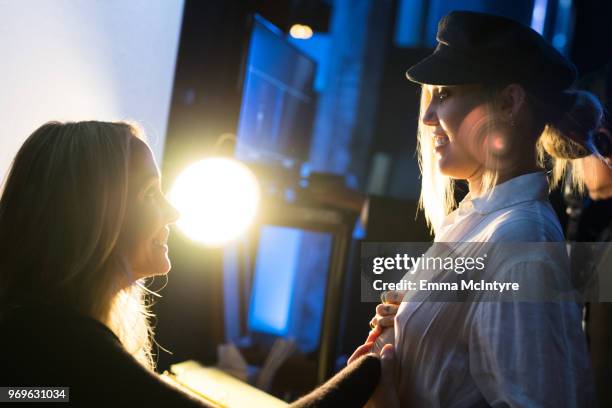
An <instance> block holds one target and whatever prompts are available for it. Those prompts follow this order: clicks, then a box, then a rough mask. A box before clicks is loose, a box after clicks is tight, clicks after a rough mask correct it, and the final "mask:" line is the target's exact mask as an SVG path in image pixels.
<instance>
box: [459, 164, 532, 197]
mask: <svg viewBox="0 0 612 408" xmlns="http://www.w3.org/2000/svg"><path fill="white" fill-rule="evenodd" d="M540 170H541V169H540V168H538V167H537V166H536V165H531V166H525V167H522V168H516V169H513V170H512V171H500V172H499V173H498V175H497V180H495V185H498V184H501V183H503V182H505V181H508V180H510V179H513V178H515V177H518V176H522V175H523V174H528V173H533V172H536V171H540ZM482 173H483V171H482V168H481V167H479V168H478V169H477V170H476V171H475V172H474V174H473V175H471V176H470V177H468V179H467V182H468V185H469V190H470V193H471V196H472V197H479V196H480V195H481V193H482Z"/></svg>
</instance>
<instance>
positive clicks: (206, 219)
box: [169, 158, 259, 246]
mask: <svg viewBox="0 0 612 408" xmlns="http://www.w3.org/2000/svg"><path fill="white" fill-rule="evenodd" d="M169 198H170V201H171V202H172V204H173V205H174V207H175V208H176V209H177V210H178V211H179V213H180V214H181V218H180V219H179V220H178V222H177V223H176V224H177V226H178V227H179V228H180V229H181V231H183V232H184V233H185V234H186V235H187V236H188V237H190V238H191V239H193V240H195V241H198V242H200V243H203V244H205V245H209V246H220V245H223V244H225V243H227V242H229V241H231V240H232V239H234V238H236V237H238V236H239V235H240V234H242V233H243V232H244V231H245V230H246V229H247V228H248V227H249V226H250V225H251V223H252V222H253V220H254V218H255V215H256V213H257V208H258V205H259V184H258V183H257V179H256V178H255V176H254V175H253V173H252V172H251V170H249V168H248V167H246V166H245V165H244V164H242V163H240V162H238V161H236V160H233V159H224V158H210V159H204V160H202V161H199V162H196V163H194V164H192V165H190V166H189V167H187V168H186V169H185V170H184V171H183V172H182V173H181V174H180V175H179V176H178V177H177V179H176V181H175V183H174V186H173V187H172V190H171V191H170V194H169Z"/></svg>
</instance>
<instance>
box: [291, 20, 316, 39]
mask: <svg viewBox="0 0 612 408" xmlns="http://www.w3.org/2000/svg"><path fill="white" fill-rule="evenodd" d="M289 35H291V36H292V37H293V38H296V39H298V40H307V39H309V38H310V37H312V28H310V27H309V26H307V25H304V24H294V25H292V26H291V28H290V29H289Z"/></svg>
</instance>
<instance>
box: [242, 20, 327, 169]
mask: <svg viewBox="0 0 612 408" xmlns="http://www.w3.org/2000/svg"><path fill="white" fill-rule="evenodd" d="M315 71H316V63H315V62H314V61H313V60H312V59H310V58H308V57H307V56H306V55H304V54H303V53H302V52H301V51H299V50H298V49H297V48H295V47H294V46H293V45H291V44H290V43H289V42H288V41H287V39H286V38H285V36H284V34H283V33H282V32H281V31H280V30H279V29H278V28H276V27H275V26H274V25H272V24H271V23H269V22H268V21H266V20H265V19H263V18H262V17H260V16H257V15H255V16H254V19H253V28H252V32H251V36H250V41H249V46H248V55H247V58H246V64H245V72H244V78H243V88H242V103H241V107H240V118H239V122H238V133H237V137H236V139H237V140H236V157H237V158H238V159H240V160H243V161H247V162H257V163H264V164H274V165H276V164H279V165H284V166H285V167H296V168H297V167H298V166H299V165H300V164H301V163H303V162H306V161H307V160H308V156H309V152H310V141H311V136H312V135H311V130H312V121H313V113H314V106H315V93H314V89H313V80H314V75H315Z"/></svg>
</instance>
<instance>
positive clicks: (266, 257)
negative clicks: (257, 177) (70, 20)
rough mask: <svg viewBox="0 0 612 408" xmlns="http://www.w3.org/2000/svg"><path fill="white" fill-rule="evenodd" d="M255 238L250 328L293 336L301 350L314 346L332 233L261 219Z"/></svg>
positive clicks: (249, 314)
mask: <svg viewBox="0 0 612 408" xmlns="http://www.w3.org/2000/svg"><path fill="white" fill-rule="evenodd" d="M258 241H259V244H258V248H257V254H256V257H255V260H254V270H253V281H252V287H251V296H250V301H249V309H248V319H247V326H248V330H249V331H250V332H252V333H263V334H268V335H272V336H279V337H284V338H289V339H293V340H294V341H295V342H296V344H297V346H298V348H299V349H300V351H302V352H304V353H308V352H312V351H314V350H316V349H317V347H318V346H319V338H320V334H321V323H322V320H323V310H324V306H325V291H326V286H327V279H328V273H329V264H330V258H331V254H332V246H333V235H332V234H331V233H330V232H320V231H309V230H304V229H301V228H296V227H287V226H279V225H264V226H262V227H261V230H260V234H259V240H258Z"/></svg>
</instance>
